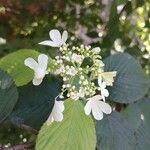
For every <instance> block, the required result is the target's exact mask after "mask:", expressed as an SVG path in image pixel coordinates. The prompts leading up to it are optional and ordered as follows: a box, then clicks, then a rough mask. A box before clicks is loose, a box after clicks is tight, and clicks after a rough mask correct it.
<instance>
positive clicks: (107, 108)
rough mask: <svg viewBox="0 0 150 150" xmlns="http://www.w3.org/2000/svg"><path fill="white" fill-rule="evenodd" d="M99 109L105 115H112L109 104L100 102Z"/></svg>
mask: <svg viewBox="0 0 150 150" xmlns="http://www.w3.org/2000/svg"><path fill="white" fill-rule="evenodd" d="M98 107H99V108H100V109H101V110H102V111H103V112H104V113H105V114H110V113H111V112H112V108H111V106H110V105H109V104H107V103H105V102H103V101H99V105H98Z"/></svg>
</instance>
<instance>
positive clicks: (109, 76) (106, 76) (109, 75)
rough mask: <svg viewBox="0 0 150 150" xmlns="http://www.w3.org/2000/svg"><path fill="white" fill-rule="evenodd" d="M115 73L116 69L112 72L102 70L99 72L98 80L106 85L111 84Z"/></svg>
mask: <svg viewBox="0 0 150 150" xmlns="http://www.w3.org/2000/svg"><path fill="white" fill-rule="evenodd" d="M116 75H117V72H116V71H112V72H102V73H101V74H99V78H98V80H103V81H104V82H105V84H106V85H107V86H112V85H113V82H114V77H115V76H116Z"/></svg>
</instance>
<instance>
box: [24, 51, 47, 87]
mask: <svg viewBox="0 0 150 150" xmlns="http://www.w3.org/2000/svg"><path fill="white" fill-rule="evenodd" d="M24 64H25V65H26V66H28V67H29V68H31V69H32V70H33V71H34V78H33V80H32V82H33V84H34V85H40V84H41V83H42V81H43V78H44V77H45V75H46V74H48V71H47V65H48V56H47V55H45V54H40V55H39V56H38V62H36V61H35V60H34V59H33V58H31V57H29V58H27V59H25V61H24Z"/></svg>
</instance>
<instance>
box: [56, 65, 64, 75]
mask: <svg viewBox="0 0 150 150" xmlns="http://www.w3.org/2000/svg"><path fill="white" fill-rule="evenodd" d="M61 73H65V67H64V65H61V66H60V67H59V68H58V69H57V70H56V71H55V74H61Z"/></svg>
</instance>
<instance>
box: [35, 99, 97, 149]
mask: <svg viewBox="0 0 150 150" xmlns="http://www.w3.org/2000/svg"><path fill="white" fill-rule="evenodd" d="M95 146H96V137H95V127H94V122H93V120H92V118H91V117H90V116H86V115H85V113H84V108H83V105H82V104H81V102H80V101H73V100H66V101H65V112H64V119H63V121H62V122H59V123H58V122H54V123H53V124H52V125H50V126H47V125H46V124H44V125H43V127H42V129H41V131H40V133H39V135H38V139H37V143H36V150H51V149H52V150H95Z"/></svg>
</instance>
